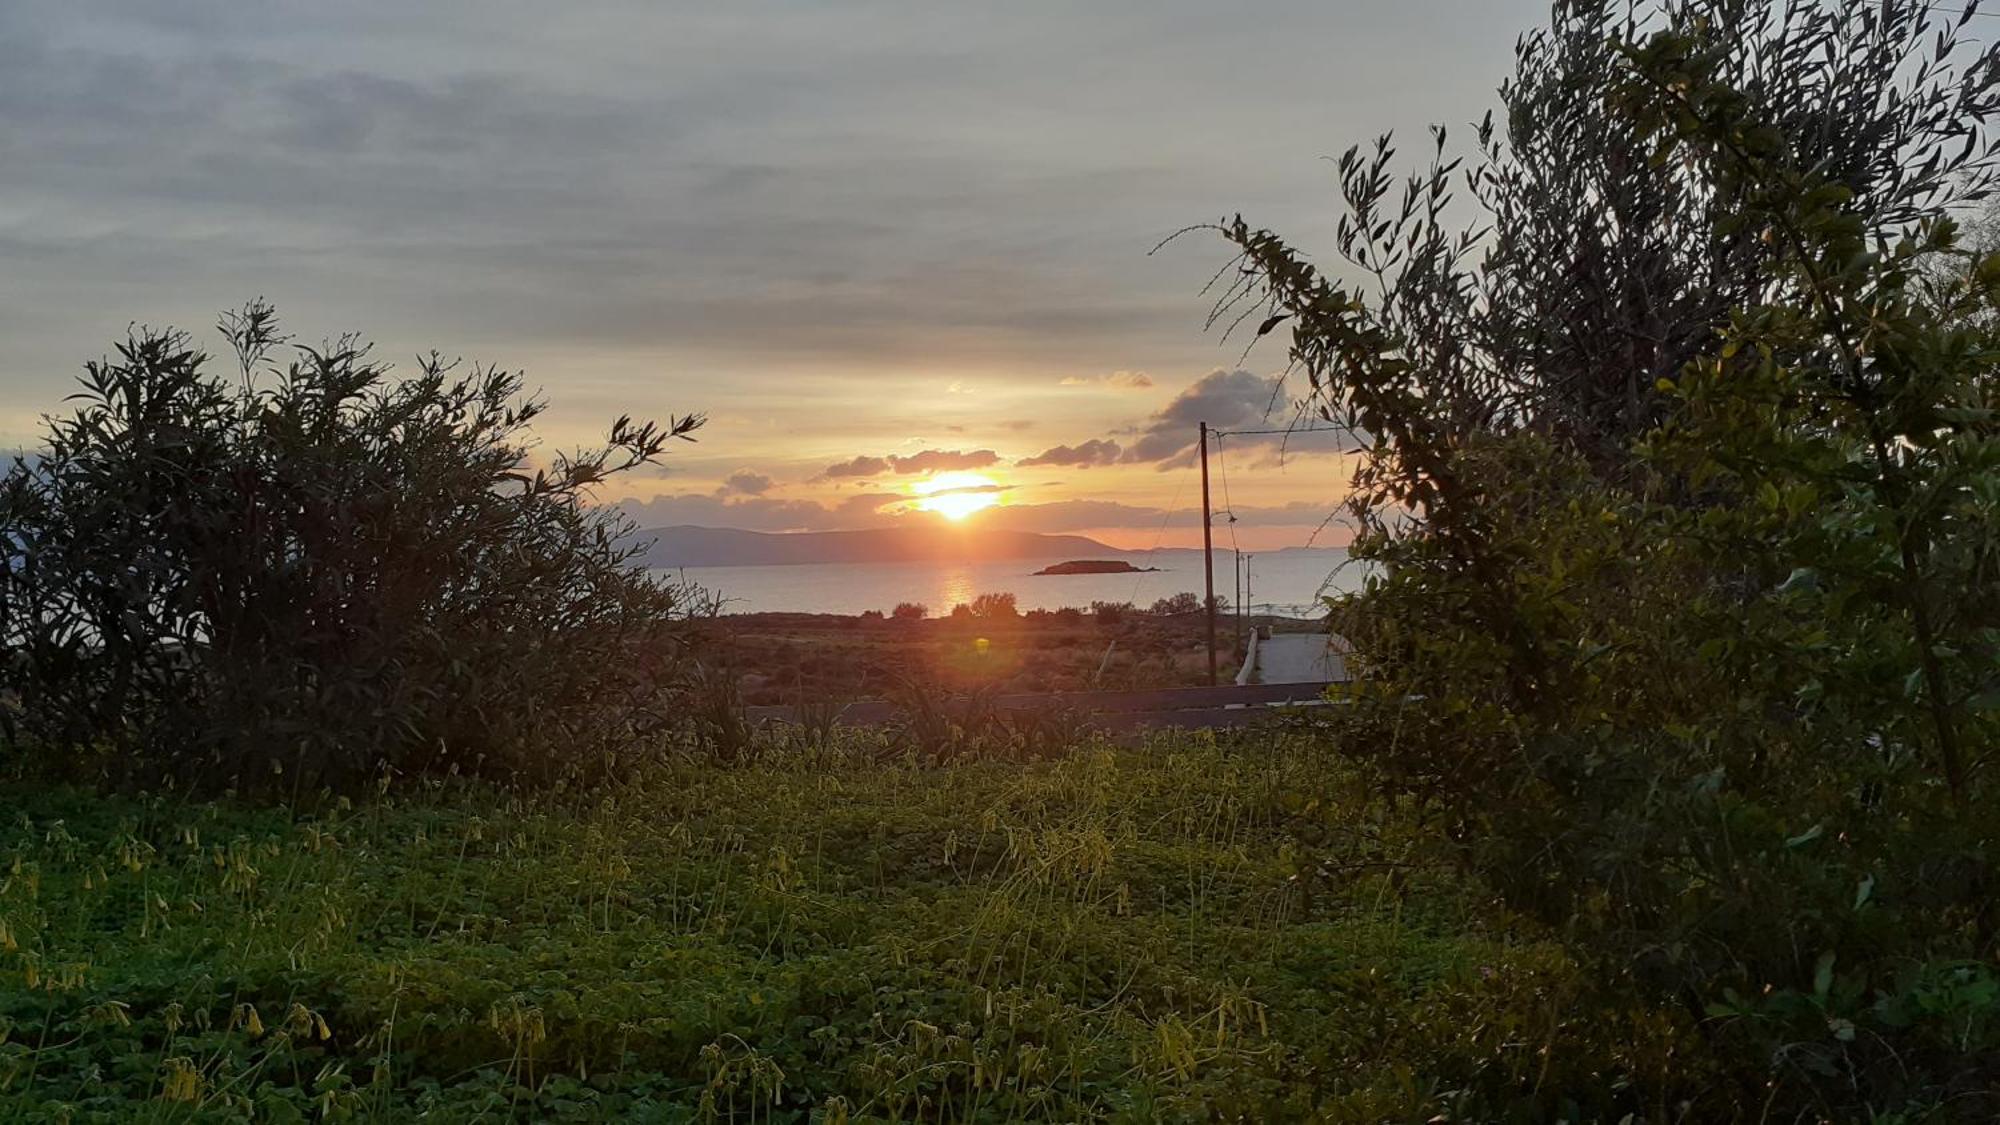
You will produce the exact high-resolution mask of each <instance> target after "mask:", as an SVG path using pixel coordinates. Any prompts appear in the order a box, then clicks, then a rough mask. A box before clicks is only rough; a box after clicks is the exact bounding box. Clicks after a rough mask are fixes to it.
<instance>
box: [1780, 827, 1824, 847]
mask: <svg viewBox="0 0 2000 1125" xmlns="http://www.w3.org/2000/svg"><path fill="white" fill-rule="evenodd" d="M1824 835H1826V825H1824V824H1815V825H1813V826H1812V827H1811V828H1808V829H1806V830H1805V831H1804V832H1801V833H1799V834H1798V835H1796V836H1794V837H1792V838H1791V839H1789V840H1786V841H1785V846H1786V847H1788V848H1802V847H1804V846H1806V845H1807V844H1810V843H1812V842H1813V841H1814V840H1817V839H1819V838H1820V837H1821V836H1824Z"/></svg>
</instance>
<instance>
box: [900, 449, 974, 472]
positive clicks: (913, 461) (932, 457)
mask: <svg viewBox="0 0 2000 1125" xmlns="http://www.w3.org/2000/svg"><path fill="white" fill-rule="evenodd" d="M999 463H1000V455H999V454H998V453H995V452H993V451H992V450H990V449H974V450H969V451H961V450H957V449H926V450H924V451H923V452H921V453H912V454H910V455H909V456H908V457H896V456H891V457H890V458H889V467H890V468H891V469H894V470H895V471H896V472H897V473H899V474H901V475H903V476H910V475H912V474H914V473H941V472H946V471H949V470H953V469H983V468H986V467H987V466H988V465H997V464H999Z"/></svg>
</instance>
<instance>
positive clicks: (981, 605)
mask: <svg viewBox="0 0 2000 1125" xmlns="http://www.w3.org/2000/svg"><path fill="white" fill-rule="evenodd" d="M1016 605H1017V603H1016V602H1015V600H1014V595H1012V594H1005V593H1001V594H981V595H979V596H978V597H976V598H974V599H972V615H973V616H974V617H985V618H995V617H1018V616H1020V610H1019V609H1017V608H1016Z"/></svg>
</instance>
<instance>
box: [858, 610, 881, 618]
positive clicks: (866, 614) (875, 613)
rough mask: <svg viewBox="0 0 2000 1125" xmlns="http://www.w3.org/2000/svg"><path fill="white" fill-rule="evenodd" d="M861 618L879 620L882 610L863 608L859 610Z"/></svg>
mask: <svg viewBox="0 0 2000 1125" xmlns="http://www.w3.org/2000/svg"><path fill="white" fill-rule="evenodd" d="M861 620H863V621H881V620H883V617H882V611H881V610H879V609H864V610H862V611H861Z"/></svg>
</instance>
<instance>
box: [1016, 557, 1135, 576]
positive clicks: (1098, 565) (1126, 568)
mask: <svg viewBox="0 0 2000 1125" xmlns="http://www.w3.org/2000/svg"><path fill="white" fill-rule="evenodd" d="M1159 569H1160V568H1159V567H1157V566H1133V565H1132V564H1131V563H1128V562H1123V561H1118V560H1106V559H1079V560H1077V561H1075V562H1060V563H1057V564H1055V565H1054V566H1045V567H1043V568H1042V569H1040V570H1038V571H1036V572H1035V576H1036V577H1040V576H1041V575H1044V574H1149V573H1151V572H1153V571H1157V570H1159Z"/></svg>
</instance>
